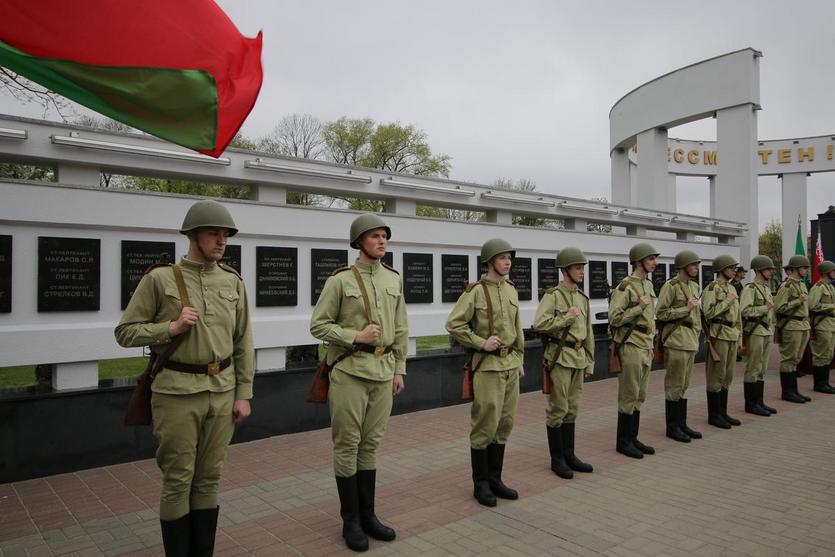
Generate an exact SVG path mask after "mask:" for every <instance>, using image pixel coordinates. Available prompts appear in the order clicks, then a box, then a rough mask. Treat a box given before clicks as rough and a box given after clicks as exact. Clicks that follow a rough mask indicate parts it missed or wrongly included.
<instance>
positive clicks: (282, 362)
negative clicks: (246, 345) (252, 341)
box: [255, 348, 287, 371]
mask: <svg viewBox="0 0 835 557" xmlns="http://www.w3.org/2000/svg"><path fill="white" fill-rule="evenodd" d="M286 367H287V349H286V348H258V349H256V350H255V370H256V371H267V370H276V369H284V368H286Z"/></svg>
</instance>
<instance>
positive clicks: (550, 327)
mask: <svg viewBox="0 0 835 557" xmlns="http://www.w3.org/2000/svg"><path fill="white" fill-rule="evenodd" d="M572 306H574V307H576V308H577V309H579V310H580V315H578V316H576V317H573V316H571V315H569V314H568V309H569V308H570V307H572ZM533 328H534V329H535V330H537V331H539V332H540V333H543V334H544V335H547V337H546V338H547V339H548V341H549V342H547V344H546V346H545V353H544V358H545V360H546V362H548V364H549V365H551V370H550V372H549V376H550V380H551V393H550V394H549V395H548V408H547V409H546V423H547V425H548V427H560V426H561V425H562V424H563V423H564V422H565V423H572V422H574V421H575V420H576V419H577V414H578V413H579V410H580V401H581V399H582V397H583V380H584V376H585V374H591V373H592V372H593V371H594V333H593V332H592V328H591V312H590V309H589V300H588V298H587V297H586V295H585V294H584V293H583V291H582V290H579V289H577V287H574V288H567V287H566V286H565V285H564V284H560V285H558V286H556V287H554V288H551V289H549V290H548V291H547V292H546V293H545V295H544V296H543V297H542V300H541V301H540V302H539V307H538V308H537V310H536V315H535V316H534V322H533ZM566 329H568V332H567V334H565V330H566ZM564 334H565V340H564V341H563V340H562V339H563V335H564ZM561 343H568V344H570V346H565V345H564V344H563V345H562V346H559V344H561ZM558 349H559V351H560V352H559V356H558V357H557V358H556V360H555V358H554V356H555V354H556V353H557V350H558Z"/></svg>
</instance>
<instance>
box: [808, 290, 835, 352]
mask: <svg viewBox="0 0 835 557" xmlns="http://www.w3.org/2000/svg"><path fill="white" fill-rule="evenodd" d="M808 301H809V313H810V319H814V321H815V338H814V339H812V340H810V341H809V342H810V344H811V350H812V365H813V366H827V367H828V366H829V364H830V363H831V362H832V353H833V351H835V286H833V285H832V282H831V281H830V280H829V279H828V278H823V277H822V278H821V279H820V280H819V281H818V282H816V283H815V284H814V285H812V288H811V290H809V300H808Z"/></svg>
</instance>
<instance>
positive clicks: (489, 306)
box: [480, 282, 493, 336]
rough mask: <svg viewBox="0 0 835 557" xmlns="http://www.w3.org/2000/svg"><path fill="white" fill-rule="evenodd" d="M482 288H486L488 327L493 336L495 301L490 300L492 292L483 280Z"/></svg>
mask: <svg viewBox="0 0 835 557" xmlns="http://www.w3.org/2000/svg"><path fill="white" fill-rule="evenodd" d="M480 284H481V289H482V290H484V297H485V298H486V300H487V329H488V330H489V334H490V336H493V302H492V301H490V293H489V292H488V291H487V286H485V284H484V282H481V283H480Z"/></svg>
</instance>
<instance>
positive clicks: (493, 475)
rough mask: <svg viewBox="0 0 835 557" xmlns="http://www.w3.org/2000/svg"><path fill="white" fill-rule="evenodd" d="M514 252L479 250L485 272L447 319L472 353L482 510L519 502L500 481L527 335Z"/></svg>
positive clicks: (473, 450)
mask: <svg viewBox="0 0 835 557" xmlns="http://www.w3.org/2000/svg"><path fill="white" fill-rule="evenodd" d="M515 254H516V251H515V250H514V249H513V247H512V246H511V245H510V244H509V243H508V242H507V241H506V240H503V239H500V238H496V239H493V240H488V241H487V242H485V243H484V245H483V246H482V247H481V261H482V263H483V264H485V265H486V266H487V273H485V274H484V276H483V277H482V278H481V280H479V281H478V282H473V283H470V284H468V285H467V287H466V289H465V290H464V292H463V293H462V294H461V296H460V297H459V298H458V302H456V304H455V307H454V308H453V309H452V311H451V312H450V314H449V317H448V318H447V322H446V329H447V331H449V333H450V334H451V335H452V336H453V337H454V338H455V339H456V340H457V341H458V342H459V343H460V344H461V345H463V346H464V347H466V348H468V349H469V350H471V351H472V352H473V358H472V360H471V365H472V374H473V404H472V408H471V410H470V419H471V428H470V461H471V465H472V478H473V497H475V498H476V500H477V501H478V502H479V503H480V504H482V505H485V506H488V507H493V506H495V505H496V498H497V497H498V498H501V499H517V498H518V497H519V494H518V493H517V492H516V490H514V489H511V488H509V487H507V486H506V485H505V484H504V482H503V481H502V468H503V465H504V454H505V445H506V443H507V440H508V438H509V437H510V433H511V431H512V430H513V422H514V420H515V419H516V406H517V403H518V401H519V378H520V377H523V376H524V375H525V371H524V368H523V363H524V351H525V336H524V333H523V332H522V320H521V318H520V316H519V294H518V292H517V291H516V286H515V285H514V284H513V283H512V282H511V281H510V280H509V279H508V278H507V276H508V273H510V267H511V264H512V258H513V257H514V256H515Z"/></svg>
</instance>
